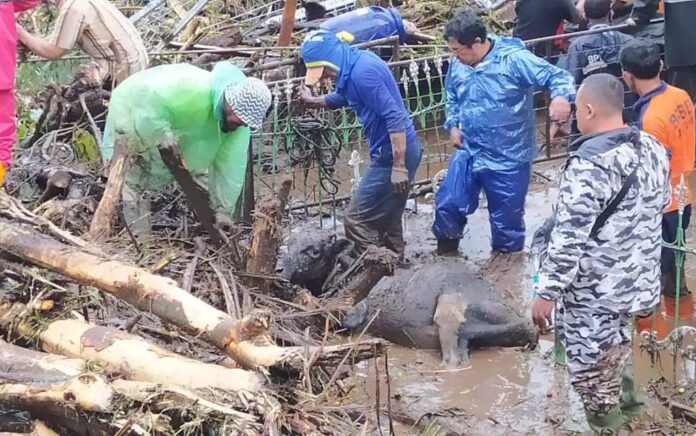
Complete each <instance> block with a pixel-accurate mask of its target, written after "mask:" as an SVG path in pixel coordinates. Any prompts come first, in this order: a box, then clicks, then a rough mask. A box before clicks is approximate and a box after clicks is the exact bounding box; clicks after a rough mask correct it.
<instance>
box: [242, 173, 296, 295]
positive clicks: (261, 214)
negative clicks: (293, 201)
mask: <svg viewBox="0 0 696 436" xmlns="http://www.w3.org/2000/svg"><path fill="white" fill-rule="evenodd" d="M291 186H292V181H291V180H287V179H286V180H284V181H283V182H282V183H281V185H280V187H279V188H278V191H277V192H276V194H275V196H274V198H272V199H270V200H267V201H265V202H263V203H261V204H259V206H258V207H257V208H256V212H255V214H254V229H253V231H252V236H251V244H250V248H249V253H248V257H247V261H246V272H247V273H251V274H264V275H275V269H276V264H277V262H278V249H279V248H280V245H281V244H282V243H283V212H284V211H285V207H286V206H287V204H288V197H289V196H290V188H291ZM248 281H249V283H250V284H251V285H252V286H257V287H258V288H259V290H261V291H267V290H268V281H267V280H263V279H254V278H251V279H249V280H248Z"/></svg>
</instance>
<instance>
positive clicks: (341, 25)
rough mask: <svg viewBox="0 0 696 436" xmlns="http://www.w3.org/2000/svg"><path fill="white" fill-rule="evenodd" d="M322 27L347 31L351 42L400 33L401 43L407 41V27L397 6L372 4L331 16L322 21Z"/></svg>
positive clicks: (357, 42) (335, 30) (356, 42)
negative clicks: (405, 27)
mask: <svg viewBox="0 0 696 436" xmlns="http://www.w3.org/2000/svg"><path fill="white" fill-rule="evenodd" d="M319 27H320V28H321V29H324V30H328V31H329V32H333V33H339V32H345V33H348V34H350V35H351V36H352V37H353V39H352V40H350V41H348V42H349V43H350V44H359V43H361V42H367V41H372V40H375V39H382V38H386V37H388V36H393V35H399V41H400V42H401V43H405V42H406V29H404V21H403V19H402V18H401V14H399V11H397V10H396V9H395V8H382V7H379V6H370V7H367V8H360V9H356V10H354V11H352V12H347V13H345V14H341V15H339V16H337V17H333V18H329V19H328V20H326V21H324V22H323V23H321V25H320V26H319Z"/></svg>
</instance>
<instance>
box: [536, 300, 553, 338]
mask: <svg viewBox="0 0 696 436" xmlns="http://www.w3.org/2000/svg"><path fill="white" fill-rule="evenodd" d="M554 307H556V302H555V301H551V300H546V299H544V298H541V297H536V298H535V299H534V303H532V321H533V322H534V324H535V325H536V326H537V327H539V330H541V331H544V330H546V328H547V326H550V325H551V312H552V311H553V309H554Z"/></svg>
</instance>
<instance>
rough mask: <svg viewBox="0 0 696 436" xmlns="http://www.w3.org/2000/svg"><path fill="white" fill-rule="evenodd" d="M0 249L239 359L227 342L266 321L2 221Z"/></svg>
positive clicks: (255, 331) (246, 336)
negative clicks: (241, 315) (240, 316)
mask: <svg viewBox="0 0 696 436" xmlns="http://www.w3.org/2000/svg"><path fill="white" fill-rule="evenodd" d="M0 248H2V249H3V250H5V251H8V252H10V253H12V254H14V255H16V256H18V257H20V258H22V259H24V260H26V261H28V262H31V263H34V264H37V265H40V266H42V267H44V268H48V269H49V270H52V271H54V272H57V273H60V274H63V275H65V276H67V277H70V278H72V279H73V280H75V281H77V282H79V283H81V284H83V285H87V286H94V287H97V288H99V289H101V290H103V291H105V292H108V293H110V294H112V295H114V296H116V297H117V298H120V299H122V300H124V301H126V302H128V303H130V304H132V305H134V306H135V307H137V308H139V309H140V310H143V311H146V312H151V313H153V314H155V315H157V316H158V317H160V318H161V319H163V320H164V321H167V322H169V323H171V324H174V325H176V326H177V327H180V328H181V329H183V330H186V331H189V332H191V333H193V334H194V335H196V336H199V337H201V338H202V339H203V340H205V341H207V342H209V343H211V344H214V345H216V346H218V347H219V348H220V349H222V350H226V351H227V352H228V353H229V354H230V356H232V357H233V358H235V360H241V361H245V360H248V356H236V353H237V352H238V350H239V349H238V348H237V347H234V346H232V345H233V344H234V343H238V342H243V341H247V340H250V339H253V338H254V337H256V336H259V335H261V334H263V333H265V332H266V331H267V329H268V326H269V324H270V314H269V313H268V312H265V311H255V312H252V313H251V314H249V315H248V316H246V317H245V318H243V319H241V320H234V319H232V318H231V317H230V316H229V315H227V314H226V313H224V312H222V311H220V310H218V309H216V308H214V307H212V306H210V305H209V304H207V303H205V302H204V301H202V300H200V299H198V298H196V297H194V296H193V295H191V294H189V293H188V292H186V291H184V290H183V289H181V288H179V287H178V286H177V284H176V283H175V282H174V281H173V280H171V279H168V278H166V277H162V276H158V275H155V274H151V273H149V272H147V271H145V270H144V269H142V268H138V267H136V266H133V265H129V264H127V263H124V262H120V261H117V260H112V259H108V258H105V257H103V256H97V255H94V254H91V253H88V252H86V251H85V250H83V249H80V248H75V247H70V246H67V245H65V244H62V243H60V242H58V241H56V240H55V239H53V238H51V237H49V236H46V235H43V234H41V233H39V232H37V231H34V230H32V229H29V228H27V227H24V226H19V225H15V224H12V223H10V222H8V221H5V220H0ZM238 358H239V359H238Z"/></svg>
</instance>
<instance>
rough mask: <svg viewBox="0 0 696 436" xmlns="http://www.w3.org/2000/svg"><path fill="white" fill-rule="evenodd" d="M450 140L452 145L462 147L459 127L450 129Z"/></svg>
mask: <svg viewBox="0 0 696 436" xmlns="http://www.w3.org/2000/svg"><path fill="white" fill-rule="evenodd" d="M450 140H451V141H452V147H454V148H457V149H459V148H462V132H461V130H459V127H452V128H451V129H450Z"/></svg>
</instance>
